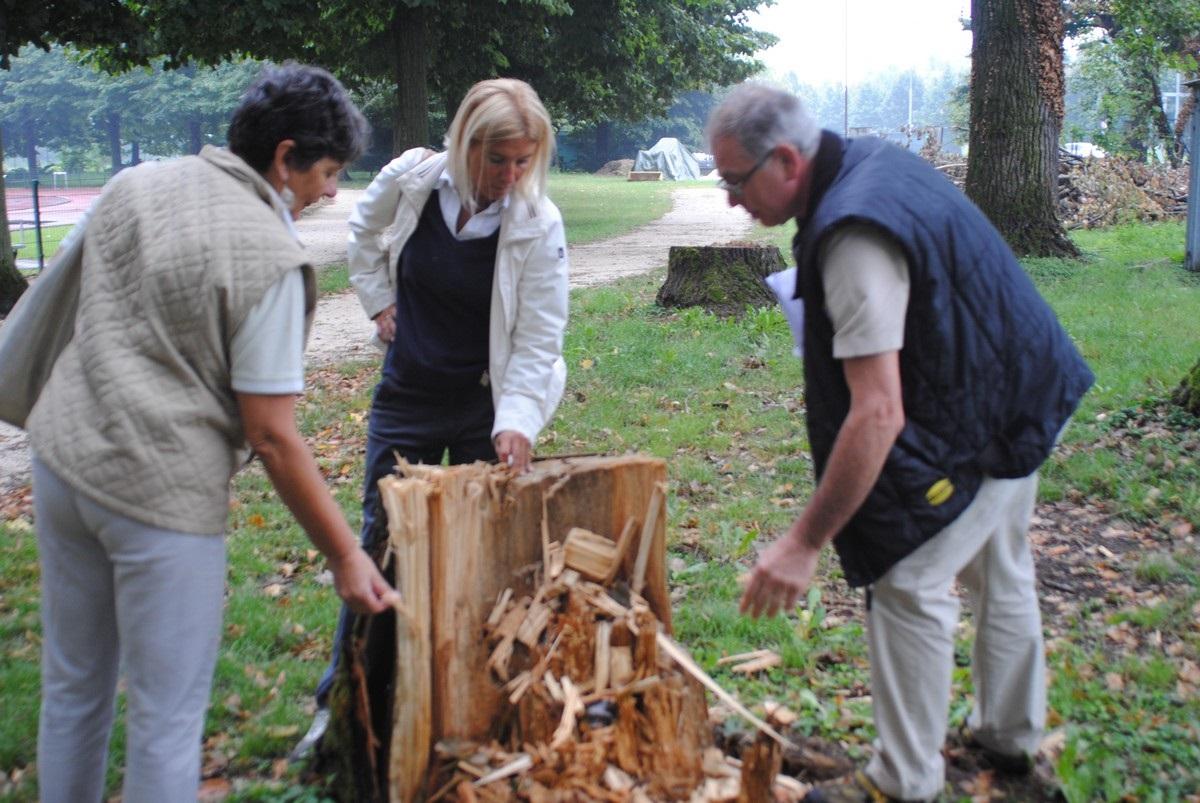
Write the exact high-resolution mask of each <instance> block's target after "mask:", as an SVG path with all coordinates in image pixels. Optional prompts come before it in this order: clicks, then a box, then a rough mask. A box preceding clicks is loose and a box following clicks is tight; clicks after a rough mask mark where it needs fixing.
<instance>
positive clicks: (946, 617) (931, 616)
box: [867, 474, 1046, 800]
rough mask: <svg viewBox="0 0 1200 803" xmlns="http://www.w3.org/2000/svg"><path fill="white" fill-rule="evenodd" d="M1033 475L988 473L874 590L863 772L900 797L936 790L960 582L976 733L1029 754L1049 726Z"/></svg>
mask: <svg viewBox="0 0 1200 803" xmlns="http://www.w3.org/2000/svg"><path fill="white" fill-rule="evenodd" d="M1036 496H1037V475H1036V474H1033V475H1031V476H1029V477H1025V478H1022V479H1017V480H999V479H992V478H988V479H985V480H984V482H983V485H982V486H981V487H980V489H979V493H978V494H977V495H976V497H975V499H974V500H973V501H972V502H971V504H970V505H969V506H968V507H967V509H966V510H964V511H963V513H962V515H960V516H959V517H958V518H957V519H955V520H954V522H952V523H951V524H950V525H949V526H947V527H946V528H945V529H944V530H942V531H941V532H939V533H938V534H937V535H935V536H934V537H933V538H932V539H930V540H929V541H927V542H926V543H924V544H922V545H921V547H920V548H919V549H917V550H916V551H915V552H913V553H912V554H911V555H909V556H908V557H906V558H905V559H904V560H902V561H900V562H899V563H898V564H896V565H895V566H894V567H892V569H891V570H890V571H889V572H888V573H887V574H885V575H884V576H883V577H882V578H880V579H879V580H878V581H877V582H876V583H875V584H874V585H873V586H872V587H871V589H870V592H871V593H870V596H869V597H868V599H869V603H868V611H867V631H868V641H869V646H870V653H871V691H872V696H873V697H872V699H873V706H874V714H875V727H876V731H877V733H878V739H877V740H876V742H875V755H874V757H873V758H872V759H871V762H870V763H869V764H868V766H867V774H868V775H869V776H870V777H871V779H872V780H873V781H874V782H875V783H876V784H877V785H878V786H879V788H880V789H881V790H882V791H884V792H886V793H887V794H888V795H890V796H892V797H897V798H901V799H904V800H927V799H931V798H933V797H936V796H937V795H938V794H939V793H940V792H941V791H942V786H943V784H944V779H945V766H944V763H943V760H942V753H941V749H942V744H943V742H944V740H945V737H946V727H947V718H948V707H949V703H950V684H951V672H952V671H953V668H954V633H955V629H956V627H957V625H958V617H959V600H958V597H957V596H956V595H955V593H954V582H955V580H956V579H957V580H958V581H959V583H961V585H962V587H963V588H964V589H965V590H966V593H967V597H968V601H969V603H970V605H971V608H972V611H973V613H974V624H975V645H974V651H973V653H972V660H971V676H972V679H973V682H974V686H975V701H974V707H973V710H972V712H971V714H970V717H969V719H968V724H969V725H970V727H971V729H972V731H974V733H975V735H976V737H977V738H978V739H979V741H980V742H982V743H983V744H984V745H986V746H987V747H990V748H992V749H993V750H997V751H999V752H1001V753H1005V754H1011V755H1017V754H1021V753H1025V754H1028V755H1031V756H1032V755H1033V754H1034V753H1036V752H1037V748H1038V744H1039V742H1040V741H1041V736H1042V730H1043V728H1044V727H1045V713H1046V669H1045V659H1044V656H1043V648H1042V621H1041V614H1040V611H1039V610H1038V600H1037V586H1036V580H1035V578H1034V571H1033V557H1032V555H1031V553H1030V549H1029V541H1028V537H1027V536H1028V531H1029V522H1030V519H1031V518H1032V516H1033V506H1034V502H1035V499H1036Z"/></svg>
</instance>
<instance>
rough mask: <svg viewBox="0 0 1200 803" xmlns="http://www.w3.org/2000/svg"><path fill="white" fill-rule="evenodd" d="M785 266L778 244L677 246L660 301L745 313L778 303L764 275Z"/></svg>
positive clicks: (670, 254)
mask: <svg viewBox="0 0 1200 803" xmlns="http://www.w3.org/2000/svg"><path fill="white" fill-rule="evenodd" d="M784 267H785V266H784V263H783V255H782V254H780V253H779V249H778V248H776V247H775V246H753V245H707V246H693V245H688V246H672V247H671V249H670V251H669V252H668V257H667V279H666V281H665V282H663V285H662V287H661V288H659V291H658V296H657V298H656V301H657V302H658V304H659V305H660V306H663V307H704V308H705V309H706V310H708V311H709V312H713V313H716V314H718V315H740V314H742V313H743V312H745V311H746V308H747V307H766V306H773V305H774V304H775V303H776V301H775V295H774V293H772V292H771V289H770V288H769V287H767V285H766V282H765V279H766V277H767V276H769V275H770V274H772V273H775V272H776V271H780V270H783V269H784Z"/></svg>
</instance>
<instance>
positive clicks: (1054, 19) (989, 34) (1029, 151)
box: [966, 0, 1078, 256]
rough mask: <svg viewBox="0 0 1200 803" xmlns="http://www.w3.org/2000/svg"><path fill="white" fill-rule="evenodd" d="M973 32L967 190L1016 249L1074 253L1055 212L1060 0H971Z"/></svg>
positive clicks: (1061, 85) (1060, 108) (1027, 252)
mask: <svg viewBox="0 0 1200 803" xmlns="http://www.w3.org/2000/svg"><path fill="white" fill-rule="evenodd" d="M971 30H972V35H973V48H972V52H971V131H970V140H969V142H970V149H969V151H968V156H967V181H966V191H967V195H968V196H970V198H971V200H973V201H974V202H975V203H976V204H977V205H978V206H979V208H980V209H982V210H983V212H984V214H986V215H987V216H988V217H989V218H990V219H991V221H992V222H993V223H994V224H995V225H996V228H998V229H999V230H1000V233H1001V234H1003V235H1004V238H1005V240H1007V241H1008V244H1009V246H1011V247H1012V249H1013V251H1015V252H1016V253H1017V254H1020V255H1023V256H1025V255H1028V256H1073V255H1076V254H1077V253H1078V252H1077V251H1076V249H1075V246H1074V245H1073V244H1072V243H1071V241H1070V240H1069V239H1067V236H1066V233H1065V232H1064V231H1063V228H1062V224H1061V223H1060V222H1059V220H1058V211H1057V190H1058V138H1059V132H1060V130H1061V127H1062V118H1063V98H1064V94H1065V92H1064V88H1065V82H1064V76H1063V55H1062V43H1063V31H1064V21H1063V11H1062V6H1061V5H1060V0H972V2H971Z"/></svg>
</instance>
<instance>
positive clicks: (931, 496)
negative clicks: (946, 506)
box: [925, 477, 954, 507]
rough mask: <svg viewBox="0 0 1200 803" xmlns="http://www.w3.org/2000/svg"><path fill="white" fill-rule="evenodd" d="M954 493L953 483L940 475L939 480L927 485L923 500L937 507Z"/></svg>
mask: <svg viewBox="0 0 1200 803" xmlns="http://www.w3.org/2000/svg"><path fill="white" fill-rule="evenodd" d="M953 495H954V483H952V482H950V480H949V479H948V478H947V477H942V478H941V479H940V480H938V481H937V482H935V483H934V484H933V485H930V486H929V490H928V491H926V492H925V501H927V502H928V503H929V504H931V505H933V506H934V507H937V506H938V505H940V504H942V503H943V502H945V501H946V500H947V499H949V498H950V497H951V496H953Z"/></svg>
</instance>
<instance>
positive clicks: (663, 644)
mask: <svg viewBox="0 0 1200 803" xmlns="http://www.w3.org/2000/svg"><path fill="white" fill-rule="evenodd" d="M658 646H659V649H661V650H662V651H663V652H664V653H666V654H667V655H669V656H670V657H671V659H672V660H673V661H675V663H677V664H679V668H680V669H682V670H683V671H684V672H687V673H688V674H689V675H691V676H692V677H694V678H695V679H696V680H698V681H700V683H701V684H702V685H703V686H704V687H705V688H706V689H708V690H709V691H711V692H712V693H713V694H715V695H717V699H718V700H720V701H721V702H723V703H725V705H727V706H729V707H730V709H732V710H733V711H735V712H736V713H737V714H739V715H741V716H742V717H743V718H744V719H746V720H747V721H748V722H750V724H752V725H754V727H756V728H758V729H759V730H760V731H762V732H763V733H765V734H767V735H768V736H770V737H771V738H772V739H774V740H775V741H777V742H779V743H780V744H781V745H783V746H784V747H789V748H792V749H794V750H800V749H801V748H800V747H799V746H797V745H795V744H793V743H792V742H791V741H789V740H788V739H786V738H785V737H784V736H783V735H782V734H780V733H779V731H777V730H775V729H774V728H772V727H771V726H770V725H768V724H767V723H765V722H763V721H762V720H761V719H759V718H758V717H756V716H754V714H753V713H752V712H751V711H750V709H748V708H746V706H744V705H742V704H741V703H740V702H739V701H738V699H737V698H736V697H734V696H733V695H732V694H730V693H729V692H727V691H725V690H724V689H723V688H721V685H720V684H719V683H717V682H716V681H715V680H713V679H712V678H710V677H709V676H708V674H707V673H706V672H705V671H704V670H703V669H701V668H700V667H699V665H698V664H697V663H696V662H695V661H693V660H692V656H690V655H688V654H687V651H686V650H684V649H683V648H682V647H680V646H679V645H678V644H676V643H675V641H674V640H673V639H672V638H671V637H670V636H668V635H667V634H666V633H663V632H662V631H661V630H660V631H659V632H658Z"/></svg>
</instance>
